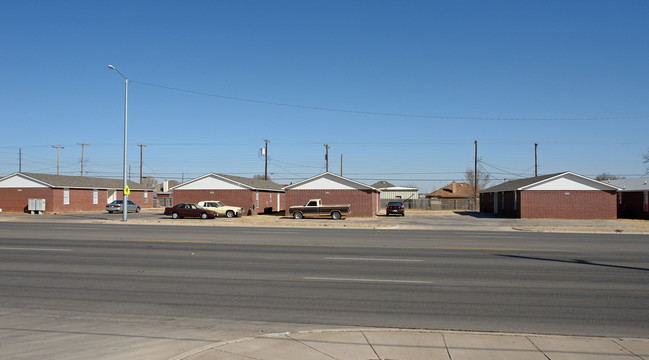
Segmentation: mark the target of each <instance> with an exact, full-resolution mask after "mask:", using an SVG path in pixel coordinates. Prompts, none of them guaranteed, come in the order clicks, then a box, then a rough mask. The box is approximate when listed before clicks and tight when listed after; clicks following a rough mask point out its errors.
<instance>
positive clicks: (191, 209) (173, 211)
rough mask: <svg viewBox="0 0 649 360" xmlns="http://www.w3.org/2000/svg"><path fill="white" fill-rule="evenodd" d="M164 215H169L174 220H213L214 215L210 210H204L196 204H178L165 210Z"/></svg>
mask: <svg viewBox="0 0 649 360" xmlns="http://www.w3.org/2000/svg"><path fill="white" fill-rule="evenodd" d="M165 215H170V216H171V217H172V218H174V219H178V218H184V217H199V218H201V219H214V218H215V217H216V213H215V212H214V211H212V210H208V209H204V208H202V207H200V206H198V205H196V204H178V205H175V206H172V207H167V208H165Z"/></svg>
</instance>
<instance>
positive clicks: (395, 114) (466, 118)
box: [130, 80, 649, 121]
mask: <svg viewBox="0 0 649 360" xmlns="http://www.w3.org/2000/svg"><path fill="white" fill-rule="evenodd" d="M130 82H131V83H138V84H142V85H146V86H151V87H157V88H161V89H167V90H172V91H178V92H184V93H188V94H194V95H201V96H210V97H216V98H220V99H227V100H234V101H242V102H249V103H256V104H264V105H272V106H282V107H290V108H297V109H306V110H316V111H328V112H339V113H349V114H359V115H377V116H389V117H402V118H424V119H445V120H484V121H595V120H631V119H649V115H641V116H602V117H574V118H534V117H529V118H524V117H519V118H510V117H474V116H444V115H425V114H401V113H385V112H377V111H360V110H350V109H338V108H329V107H322V106H308V105H299V104H288V103H280V102H274V101H266V100H258V99H250V98H242V97H236V96H228V95H219V94H212V93H208V92H203V91H196V90H187V89H181V88H176V87H171V86H165V85H159V84H153V83H149V82H144V81H135V80H130Z"/></svg>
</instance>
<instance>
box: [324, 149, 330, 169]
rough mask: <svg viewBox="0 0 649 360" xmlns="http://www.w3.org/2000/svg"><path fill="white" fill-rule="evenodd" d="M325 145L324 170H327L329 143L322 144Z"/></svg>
mask: <svg viewBox="0 0 649 360" xmlns="http://www.w3.org/2000/svg"><path fill="white" fill-rule="evenodd" d="M324 147H325V171H326V172H329V145H328V144H324Z"/></svg>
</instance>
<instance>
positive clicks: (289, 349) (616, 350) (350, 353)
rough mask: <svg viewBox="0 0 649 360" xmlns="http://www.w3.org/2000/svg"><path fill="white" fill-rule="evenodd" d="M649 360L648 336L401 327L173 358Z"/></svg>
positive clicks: (300, 336)
mask: <svg viewBox="0 0 649 360" xmlns="http://www.w3.org/2000/svg"><path fill="white" fill-rule="evenodd" d="M226 359H227V360H246V359H248V360H250V359H253V360H271V359H272V360H312V359H313V360H319V359H322V360H331V359H340V360H346V359H349V360H374V359H380V360H388V359H389V360H397V359H399V360H404V359H407V360H438V359H439V360H473V359H475V360H490V359H494V360H509V359H511V360H526V359H534V360H535V359H539V360H548V359H551V360H564V359H574V360H582V359H583V360H599V359H602V360H604V359H606V360H617V359H629V360H630V359H635V360H638V359H644V360H649V339H620V338H595V337H576V336H552V335H526V334H497V333H478V332H457V331H427V330H399V329H358V330H327V331H312V332H297V333H282V334H271V335H264V336H260V337H256V338H244V339H239V340H234V341H229V342H223V343H218V344H214V345H210V346H205V347H202V348H199V349H195V350H193V351H189V352H187V353H185V354H182V355H180V356H177V357H175V358H173V360H226Z"/></svg>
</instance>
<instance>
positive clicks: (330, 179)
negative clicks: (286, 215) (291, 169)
mask: <svg viewBox="0 0 649 360" xmlns="http://www.w3.org/2000/svg"><path fill="white" fill-rule="evenodd" d="M314 186H315V187H314ZM296 188H303V189H307V188H309V189H311V190H316V189H317V190H328V189H337V190H345V189H361V190H371V191H376V192H380V190H379V189H377V188H375V187H373V186H370V185H366V184H363V183H360V182H358V181H355V180H352V179H348V178H346V177H343V176H340V175H336V174H334V173H330V172H325V173H322V174H319V175H316V176H313V177H310V178H308V179H305V180H302V181H300V182H297V183H295V184H291V185H288V186H285V187H284V190H290V189H296Z"/></svg>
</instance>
